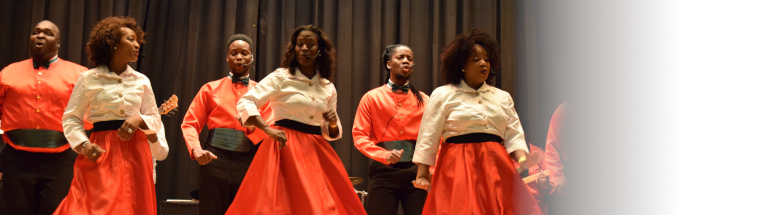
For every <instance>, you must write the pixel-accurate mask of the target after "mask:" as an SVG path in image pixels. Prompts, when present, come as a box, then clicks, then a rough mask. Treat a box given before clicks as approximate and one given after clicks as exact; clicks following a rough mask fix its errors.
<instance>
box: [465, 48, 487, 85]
mask: <svg viewBox="0 0 763 215" xmlns="http://www.w3.org/2000/svg"><path fill="white" fill-rule="evenodd" d="M489 60H490V59H488V55H487V51H485V48H484V47H482V45H479V44H476V45H474V48H473V49H472V53H471V54H470V55H469V58H468V59H467V60H466V64H465V65H464V82H466V84H468V85H469V86H472V87H474V86H480V85H481V84H482V82H485V80H487V77H488V75H489V74H490V61H489Z"/></svg>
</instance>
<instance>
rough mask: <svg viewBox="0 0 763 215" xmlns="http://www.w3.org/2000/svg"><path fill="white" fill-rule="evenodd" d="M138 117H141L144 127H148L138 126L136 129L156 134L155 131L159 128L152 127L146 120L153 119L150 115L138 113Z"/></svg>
mask: <svg viewBox="0 0 763 215" xmlns="http://www.w3.org/2000/svg"><path fill="white" fill-rule="evenodd" d="M140 118H142V119H143V123H146V127H148V129H142V128H140V126H138V129H140V130H141V131H143V133H145V134H156V133H157V132H159V128H153V127H151V123H148V122H151V121H149V120H153V118H152V117H150V116H144V115H140Z"/></svg>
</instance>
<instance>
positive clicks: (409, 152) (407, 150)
mask: <svg viewBox="0 0 763 215" xmlns="http://www.w3.org/2000/svg"><path fill="white" fill-rule="evenodd" d="M378 145H379V146H381V147H383V148H385V149H387V150H390V151H391V150H394V149H398V150H399V149H403V155H402V156H400V160H399V161H398V162H410V161H413V151H414V150H415V149H416V140H394V141H387V142H381V143H379V144H378Z"/></svg>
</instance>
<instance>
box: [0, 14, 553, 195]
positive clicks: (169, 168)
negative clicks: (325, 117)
mask: <svg viewBox="0 0 763 215" xmlns="http://www.w3.org/2000/svg"><path fill="white" fill-rule="evenodd" d="M534 4H535V3H533V2H532V1H523V0H509V1H501V0H456V1H453V0H433V1H401V0H369V1H351V0H315V1H313V0H300V1H297V0H280V1H275V0H235V1H204V0H190V1H189V0H162V1H159V0H153V1H152V0H142V1H128V0H121V1H120V0H112V1H94V0H93V1H90V0H87V1H86V0H80V1H77V0H72V1H54V0H33V1H21V0H18V1H2V2H0V18H2V20H4V21H3V22H0V32H4V33H3V34H0V36H2V38H0V45H1V46H2V47H1V48H2V50H3V52H0V66H6V65H8V64H10V63H12V62H16V61H20V60H24V59H27V58H29V48H28V41H29V33H30V32H31V29H32V28H33V26H34V25H35V24H36V23H37V22H39V21H41V20H43V19H48V20H51V21H52V22H54V23H56V24H57V25H58V27H59V28H60V30H61V35H62V36H61V39H62V41H61V44H62V46H61V49H60V51H59V56H60V57H61V58H62V59H66V60H69V61H73V62H76V63H79V64H82V65H85V66H88V67H92V66H91V65H89V64H88V63H87V53H85V51H84V50H85V48H84V46H85V44H86V42H87V40H88V35H89V32H90V30H91V29H92V27H93V25H94V24H95V23H96V22H98V21H99V20H101V19H103V18H105V17H108V16H131V17H134V18H135V19H136V20H137V21H138V23H139V24H140V25H141V26H142V28H143V29H144V30H145V31H146V32H147V35H146V41H147V42H146V44H145V45H144V46H143V54H144V56H145V57H143V58H142V59H141V60H140V62H139V64H140V68H137V66H138V65H137V64H133V65H132V66H133V67H134V68H137V69H139V71H140V72H142V73H144V74H146V75H147V76H148V77H149V78H150V79H151V82H152V85H153V87H154V91H155V92H154V93H155V94H156V98H157V100H158V101H157V102H158V103H161V102H163V100H165V99H166V98H168V97H169V96H170V95H172V94H176V95H177V96H178V97H179V98H180V99H179V106H180V107H179V108H178V112H177V114H175V115H172V116H163V122H164V123H165V126H166V128H167V140H168V141H169V144H170V154H169V156H168V157H167V159H166V160H165V161H161V162H159V165H158V167H157V174H158V177H157V184H156V190H157V199H158V201H162V200H165V199H168V198H182V199H185V198H189V196H188V193H189V191H191V190H193V189H196V188H197V187H198V164H197V163H196V162H195V161H193V160H191V159H190V158H189V154H188V151H187V148H186V145H185V141H184V139H183V137H182V132H181V131H180V124H181V122H182V118H183V116H184V115H185V111H186V110H187V107H188V106H189V105H190V102H191V100H192V98H193V97H194V96H195V95H196V93H197V92H198V90H199V89H200V87H201V86H202V85H203V84H204V83H207V82H209V81H213V80H216V79H219V78H221V77H223V76H226V75H227V74H228V68H227V63H226V62H225V53H226V51H227V47H226V46H225V43H226V41H227V38H228V37H229V36H230V35H232V34H234V33H244V34H247V35H249V36H250V37H252V39H253V40H254V41H255V44H253V45H254V50H255V51H254V53H255V59H256V61H255V63H254V66H253V67H254V69H253V71H251V74H252V75H253V76H254V79H255V80H260V79H262V78H263V77H265V75H267V74H268V73H270V72H272V71H273V70H275V69H276V68H277V67H278V65H280V61H281V57H282V55H283V52H284V48H285V46H286V43H288V36H289V35H290V34H291V32H292V30H293V29H294V28H296V27H298V26H301V25H306V24H315V25H317V26H318V27H320V28H322V29H323V30H324V31H325V32H326V34H327V36H328V37H329V39H330V40H331V41H332V42H333V44H334V46H335V48H336V57H337V73H336V82H335V85H336V87H337V90H338V94H339V98H338V101H339V102H338V111H339V117H340V119H341V120H342V121H343V122H344V124H345V125H346V126H345V127H344V130H343V132H344V137H343V138H342V139H340V140H338V141H335V142H333V143H332V145H333V146H334V149H335V150H336V152H337V154H338V155H339V157H340V158H341V159H342V162H343V163H344V165H345V168H346V169H347V171H348V173H349V175H350V176H357V177H363V178H367V171H368V162H369V159H368V158H367V157H365V156H364V155H363V154H361V153H360V152H359V151H358V150H357V149H355V147H354V145H353V142H352V134H351V129H352V126H351V125H352V121H353V120H354V116H355V110H356V108H357V104H358V102H359V100H360V98H361V97H362V96H363V94H364V93H365V92H366V91H368V90H370V89H373V88H375V87H377V86H379V85H381V84H382V83H383V82H385V81H386V80H385V78H386V76H387V74H386V70H384V69H383V68H382V62H381V53H382V51H383V49H384V47H385V46H387V45H390V44H406V45H408V46H410V47H411V49H412V50H413V52H414V55H415V59H416V66H415V73H414V75H413V76H412V78H411V83H412V84H414V85H415V86H416V87H417V89H419V90H420V91H422V92H425V93H427V94H430V93H431V92H432V90H434V88H436V87H438V86H440V85H442V84H443V83H444V81H442V79H441V77H440V75H439V71H438V69H439V55H440V53H441V50H442V49H443V47H444V46H445V45H447V44H448V43H449V42H450V41H451V40H452V39H453V38H454V37H455V36H456V35H457V34H461V33H468V32H469V31H470V30H471V29H472V28H481V29H483V30H485V31H487V32H488V33H490V34H491V35H492V36H493V38H495V39H496V40H497V41H498V43H499V44H500V48H501V70H500V71H496V72H497V73H498V76H497V78H496V86H497V87H500V88H502V89H503V90H506V91H508V92H510V93H511V94H512V96H513V97H514V100H515V103H516V109H517V111H518V112H519V114H520V118H521V120H522V124H523V126H524V128H525V132H526V134H527V140H528V142H530V143H533V144H536V145H539V146H541V147H543V146H544V145H545V136H546V130H547V126H548V119H549V118H550V117H551V114H552V113H553V110H554V109H555V108H556V105H557V104H558V103H556V101H553V102H544V101H546V98H547V97H548V95H549V94H551V93H552V92H546V91H543V90H541V89H542V88H543V87H544V86H545V85H543V83H544V81H542V80H543V78H544V77H545V76H548V74H542V73H541V72H540V71H539V70H538V69H537V63H535V62H536V61H537V60H536V59H535V58H536V55H537V53H536V51H535V49H536V47H535V46H536V45H535V38H534V37H535V31H534V27H533V26H534V24H535V23H534V22H535V18H534V17H535V16H536V14H535V12H534V10H535V9H534ZM201 135H202V139H204V136H205V135H206V133H205V132H202V134H201ZM356 188H357V189H359V190H363V189H365V188H366V185H365V184H361V185H358V186H356Z"/></svg>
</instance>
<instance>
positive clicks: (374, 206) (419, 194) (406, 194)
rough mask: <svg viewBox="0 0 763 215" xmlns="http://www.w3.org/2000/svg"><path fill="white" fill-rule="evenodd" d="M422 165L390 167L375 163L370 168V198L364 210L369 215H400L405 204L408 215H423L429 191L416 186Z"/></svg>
mask: <svg viewBox="0 0 763 215" xmlns="http://www.w3.org/2000/svg"><path fill="white" fill-rule="evenodd" d="M417 170H418V166H416V165H415V164H413V163H412V162H401V163H396V164H393V165H392V166H387V165H384V164H382V163H379V162H377V161H373V160H372V161H371V166H370V167H369V168H368V176H369V177H368V191H367V192H368V196H366V201H365V205H364V208H365V209H366V212H367V213H368V214H369V215H377V214H379V215H390V214H393V215H394V214H397V210H398V206H399V205H400V204H402V206H403V212H405V214H406V215H412V214H421V211H422V210H423V209H424V202H426V200H427V191H426V190H422V189H419V188H415V187H413V183H411V181H413V180H416V172H417Z"/></svg>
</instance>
